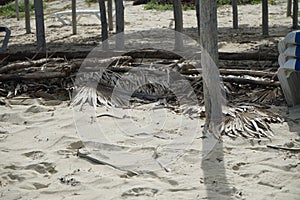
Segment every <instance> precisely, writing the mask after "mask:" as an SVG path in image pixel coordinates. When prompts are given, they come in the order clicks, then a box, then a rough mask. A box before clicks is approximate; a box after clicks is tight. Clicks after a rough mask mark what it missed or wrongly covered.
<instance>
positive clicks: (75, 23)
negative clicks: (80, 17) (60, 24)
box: [72, 0, 77, 35]
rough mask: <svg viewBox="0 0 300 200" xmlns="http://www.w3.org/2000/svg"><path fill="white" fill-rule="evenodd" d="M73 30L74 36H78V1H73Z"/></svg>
mask: <svg viewBox="0 0 300 200" xmlns="http://www.w3.org/2000/svg"><path fill="white" fill-rule="evenodd" d="M72 30H73V35H76V34H77V13H76V0H72Z"/></svg>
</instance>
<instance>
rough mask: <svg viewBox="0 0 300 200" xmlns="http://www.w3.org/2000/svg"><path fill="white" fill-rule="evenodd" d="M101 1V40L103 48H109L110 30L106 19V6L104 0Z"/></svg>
mask: <svg viewBox="0 0 300 200" xmlns="http://www.w3.org/2000/svg"><path fill="white" fill-rule="evenodd" d="M98 1H99V8H100V16H101V41H102V49H104V50H105V49H108V41H107V39H108V31H107V19H106V8H105V2H104V0H98Z"/></svg>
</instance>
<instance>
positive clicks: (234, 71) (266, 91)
mask: <svg viewBox="0 0 300 200" xmlns="http://www.w3.org/2000/svg"><path fill="white" fill-rule="evenodd" d="M145 53H147V50H145ZM83 62H85V65H87V66H91V67H86V68H84V70H82V69H81V66H82V63H83ZM99 63H101V64H106V66H107V67H106V68H105V70H104V71H103V72H101V73H99V68H97V67H92V66H96V65H97V64H99ZM199 63H200V61H199V62H198V63H197V62H195V61H189V60H182V59H157V58H151V59H143V58H140V57H138V56H136V55H135V54H134V53H132V54H127V55H124V56H119V57H113V58H109V59H97V58H89V59H85V60H84V59H69V60H66V59H64V58H60V57H56V58H42V59H36V60H29V61H15V62H7V61H5V59H4V60H2V62H1V63H0V96H2V97H5V98H6V99H8V98H14V97H16V96H19V95H26V96H29V97H34V98H43V99H46V100H62V101H64V100H70V99H71V97H72V94H76V95H74V96H73V97H74V98H73V99H72V101H73V102H72V104H73V105H83V104H84V103H90V104H92V105H93V106H98V105H100V104H102V105H103V104H104V105H105V106H124V105H125V106H129V105H128V104H126V103H128V102H127V101H125V102H124V98H123V97H122V94H124V95H125V96H126V95H128V94H130V95H131V96H130V101H129V102H130V104H131V105H130V106H132V105H133V106H134V105H137V104H145V103H151V102H161V103H162V104H163V105H164V106H166V107H168V108H170V109H171V110H173V111H175V112H181V113H184V114H187V115H189V116H190V117H192V118H199V117H205V112H204V110H203V104H204V102H203V92H202V91H203V85H202V70H201V67H199ZM276 70H277V63H276V62H275V61H268V60H264V61H259V60H241V59H239V60H221V61H220V74H221V77H220V78H221V80H223V84H224V87H225V90H226V97H227V100H228V102H227V103H228V106H227V109H226V110H224V112H223V114H224V116H225V118H224V119H225V120H224V122H223V124H222V130H223V132H224V134H225V135H228V136H230V137H232V138H236V137H239V136H242V137H244V138H252V139H261V138H270V137H272V131H271V129H270V126H269V124H270V123H279V122H282V118H281V117H280V116H279V115H277V114H275V113H272V112H269V111H268V109H269V108H270V107H271V106H272V105H283V104H285V101H284V98H283V94H282V91H281V88H280V84H279V82H278V79H277V76H276ZM159 71H164V73H167V75H170V76H172V73H177V74H178V73H179V74H180V75H181V76H182V77H183V78H184V79H185V80H187V81H188V83H189V84H186V85H187V87H190V86H191V87H192V88H193V92H194V93H195V94H196V97H197V100H198V102H199V105H198V106H190V105H180V102H182V101H180V99H178V96H177V95H175V94H174V92H173V91H172V90H171V89H170V84H171V86H172V87H171V88H172V89H174V88H175V90H177V88H176V87H181V88H180V90H178V91H182V92H185V91H188V90H187V89H185V88H182V86H183V85H184V84H179V83H178V82H175V83H167V82H152V83H147V84H143V82H142V81H143V80H146V79H147V76H150V75H153V74H154V75H155V73H156V72H159ZM133 72H134V73H133ZM148 72H149V74H150V75H149V74H147V73H148ZM124 77H126V78H127V79H126V78H125V79H124ZM121 78H122V79H123V80H122V82H121V83H120V81H119V80H120V79H121ZM87 80H88V81H87ZM91 80H95V82H96V83H97V84H96V87H90V86H89V85H88V84H85V81H87V82H90V81H91ZM76 81H77V82H76ZM78 81H79V82H80V84H79V85H78V83H79V82H78ZM140 85H142V86H140ZM132 88H135V89H134V92H133V93H132V92H131V91H132ZM116 90H119V91H118V94H121V95H120V96H119V97H118V96H117V97H116V98H114V101H111V100H112V99H111V95H112V94H113V92H116ZM183 95H185V97H186V98H192V97H191V96H190V95H189V94H183Z"/></svg>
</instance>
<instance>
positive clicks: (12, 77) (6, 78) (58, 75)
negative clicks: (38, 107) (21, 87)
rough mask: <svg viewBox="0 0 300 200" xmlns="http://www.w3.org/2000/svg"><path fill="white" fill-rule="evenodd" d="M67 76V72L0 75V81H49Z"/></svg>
mask: <svg viewBox="0 0 300 200" xmlns="http://www.w3.org/2000/svg"><path fill="white" fill-rule="evenodd" d="M68 75H69V73H68V72H66V71H62V72H45V73H43V72H35V73H28V74H5V75H4V74H0V81H2V82H3V81H12V80H17V81H18V80H28V79H50V78H65V77H67V76H68Z"/></svg>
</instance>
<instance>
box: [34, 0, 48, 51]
mask: <svg viewBox="0 0 300 200" xmlns="http://www.w3.org/2000/svg"><path fill="white" fill-rule="evenodd" d="M34 8H35V21H36V22H35V23H36V38H37V50H38V51H42V52H45V51H46V38H45V24H44V10H43V0H34Z"/></svg>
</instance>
